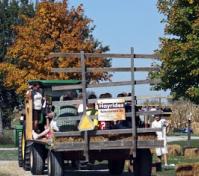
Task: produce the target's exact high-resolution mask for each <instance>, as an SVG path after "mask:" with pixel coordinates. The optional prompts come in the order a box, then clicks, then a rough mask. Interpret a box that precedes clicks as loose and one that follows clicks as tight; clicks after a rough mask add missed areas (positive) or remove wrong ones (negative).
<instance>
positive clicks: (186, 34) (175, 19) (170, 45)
mask: <svg viewBox="0 0 199 176" xmlns="http://www.w3.org/2000/svg"><path fill="white" fill-rule="evenodd" d="M157 6H158V9H159V11H160V13H162V14H163V15H164V16H165V19H164V20H163V22H164V23H165V24H166V26H165V34H166V35H167V37H164V38H161V45H160V49H159V51H158V53H159V55H160V58H161V61H162V65H161V68H162V69H161V71H160V72H159V73H155V74H152V77H160V78H161V80H162V82H161V83H160V84H159V85H158V86H156V89H171V92H172V94H173V96H174V97H175V98H180V97H184V98H187V99H190V100H191V101H193V102H195V103H197V104H198V103H199V59H198V56H199V1H198V0H158V4H157Z"/></svg>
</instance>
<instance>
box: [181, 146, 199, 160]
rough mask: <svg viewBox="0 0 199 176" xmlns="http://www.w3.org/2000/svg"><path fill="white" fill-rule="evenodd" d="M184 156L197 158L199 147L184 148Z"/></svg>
mask: <svg viewBox="0 0 199 176" xmlns="http://www.w3.org/2000/svg"><path fill="white" fill-rule="evenodd" d="M184 157H185V158H197V157H199V148H185V149H184Z"/></svg>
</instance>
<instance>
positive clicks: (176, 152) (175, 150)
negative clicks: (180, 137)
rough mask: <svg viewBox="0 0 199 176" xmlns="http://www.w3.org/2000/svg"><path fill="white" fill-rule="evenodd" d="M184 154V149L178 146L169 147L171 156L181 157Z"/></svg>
mask: <svg viewBox="0 0 199 176" xmlns="http://www.w3.org/2000/svg"><path fill="white" fill-rule="evenodd" d="M181 154H182V147H181V146H180V145H177V144H171V145H168V155H169V156H180V155H181Z"/></svg>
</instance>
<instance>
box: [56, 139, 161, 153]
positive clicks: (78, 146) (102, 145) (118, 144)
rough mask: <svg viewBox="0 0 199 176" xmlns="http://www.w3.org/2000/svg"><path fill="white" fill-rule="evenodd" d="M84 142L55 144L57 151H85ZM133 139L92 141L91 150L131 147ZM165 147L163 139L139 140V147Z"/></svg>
mask: <svg viewBox="0 0 199 176" xmlns="http://www.w3.org/2000/svg"><path fill="white" fill-rule="evenodd" d="M84 145H85V143H84V142H74V143H73V142H70V143H57V144H55V145H54V146H53V150H55V151H83V150H84ZM131 147H132V141H131V140H129V141H127V140H118V141H104V142H102V141H101V142H90V145H89V149H90V150H112V149H131ZM154 147H163V141H162V140H148V141H137V148H154Z"/></svg>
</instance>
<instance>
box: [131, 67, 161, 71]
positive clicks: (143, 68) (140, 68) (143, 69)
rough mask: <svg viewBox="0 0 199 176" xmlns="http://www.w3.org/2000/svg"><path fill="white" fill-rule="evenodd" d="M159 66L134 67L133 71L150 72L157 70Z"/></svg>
mask: <svg viewBox="0 0 199 176" xmlns="http://www.w3.org/2000/svg"><path fill="white" fill-rule="evenodd" d="M159 70H160V68H159V67H134V71H137V72H151V71H159Z"/></svg>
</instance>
